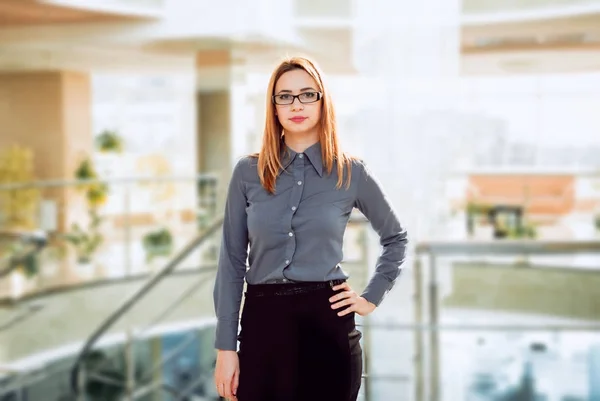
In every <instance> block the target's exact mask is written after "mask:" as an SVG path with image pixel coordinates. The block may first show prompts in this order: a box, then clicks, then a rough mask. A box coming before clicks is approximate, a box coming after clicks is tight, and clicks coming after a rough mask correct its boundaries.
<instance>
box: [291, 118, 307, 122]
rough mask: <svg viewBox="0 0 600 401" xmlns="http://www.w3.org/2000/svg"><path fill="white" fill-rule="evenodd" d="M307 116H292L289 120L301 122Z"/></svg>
mask: <svg viewBox="0 0 600 401" xmlns="http://www.w3.org/2000/svg"><path fill="white" fill-rule="evenodd" d="M307 118H308V117H292V118H290V121H292V122H295V123H301V122H303V121H304V120H306V119H307Z"/></svg>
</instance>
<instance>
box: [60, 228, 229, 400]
mask: <svg viewBox="0 0 600 401" xmlns="http://www.w3.org/2000/svg"><path fill="white" fill-rule="evenodd" d="M222 224H223V217H222V216H220V217H218V218H216V219H215V220H214V222H213V223H211V224H210V225H209V226H208V227H207V228H206V230H204V232H202V233H201V234H200V235H199V236H198V237H197V238H196V239H194V240H193V241H191V242H190V243H189V244H188V245H187V246H186V247H185V248H184V249H183V250H181V251H180V252H179V253H178V254H177V255H176V256H175V257H174V258H173V259H172V260H171V261H170V262H169V263H168V264H167V265H166V266H165V267H164V268H162V269H161V270H160V271H159V272H158V273H157V274H156V275H155V276H153V277H152V278H151V279H150V280H148V282H146V284H144V285H143V286H142V287H141V288H140V289H139V290H138V291H136V292H135V293H134V294H132V295H131V296H130V297H129V298H128V299H127V300H126V301H125V302H123V304H122V305H121V306H120V307H119V308H118V309H117V310H116V311H115V312H113V313H112V314H111V315H110V316H109V317H108V318H107V319H106V320H105V321H104V322H103V323H102V324H101V325H100V326H99V327H98V328H97V329H96V331H94V333H93V334H92V335H91V336H90V337H89V339H88V340H87V342H86V343H85V345H84V346H83V348H82V349H81V351H80V353H79V355H78V356H77V359H76V360H75V364H74V366H73V369H72V371H71V386H72V388H73V391H74V393H75V394H78V393H79V390H80V388H79V385H78V384H79V379H80V373H81V365H82V363H83V360H84V358H85V357H86V355H87V354H88V352H89V351H91V349H92V347H93V346H94V345H95V343H96V342H97V341H98V339H99V338H100V337H101V336H102V335H103V334H105V333H106V332H107V331H108V330H109V329H110V328H111V327H112V326H113V324H115V323H116V322H117V321H118V320H119V319H120V318H121V317H123V316H124V315H125V313H127V312H128V311H129V310H130V309H131V308H132V307H133V306H134V305H135V304H136V303H137V302H138V301H140V300H141V299H142V298H143V297H144V296H145V295H146V294H147V293H148V292H149V291H150V290H151V289H152V288H154V287H155V286H156V285H157V284H158V283H160V282H161V281H162V279H163V278H165V277H166V276H168V275H169V274H170V273H171V272H172V271H173V270H174V269H175V268H176V267H177V266H178V265H179V264H180V263H181V262H182V261H183V260H184V259H185V258H186V257H187V256H189V255H190V254H191V253H192V252H193V251H194V250H196V248H197V247H198V246H200V245H201V244H202V243H203V242H204V241H206V240H207V239H208V238H209V237H210V236H211V235H212V234H213V233H214V232H216V231H217V230H218V229H219V228H220V227H221V225H222Z"/></svg>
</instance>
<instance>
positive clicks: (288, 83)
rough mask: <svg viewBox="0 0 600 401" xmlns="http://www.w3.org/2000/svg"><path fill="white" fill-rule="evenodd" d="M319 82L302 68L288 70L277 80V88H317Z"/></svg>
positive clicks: (292, 89)
mask: <svg viewBox="0 0 600 401" xmlns="http://www.w3.org/2000/svg"><path fill="white" fill-rule="evenodd" d="M317 87H318V86H317V83H316V82H315V80H314V79H313V77H311V76H310V74H309V73H308V72H306V71H304V70H302V69H297V70H292V71H287V72H285V73H283V74H282V75H281V76H280V77H279V79H278V80H277V84H276V85H275V90H276V91H277V92H278V91H281V90H291V91H299V90H302V89H305V88H313V89H317Z"/></svg>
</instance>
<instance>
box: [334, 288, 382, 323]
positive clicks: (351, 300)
mask: <svg viewBox="0 0 600 401" xmlns="http://www.w3.org/2000/svg"><path fill="white" fill-rule="evenodd" d="M333 290H334V291H337V290H344V291H342V292H340V293H339V294H336V295H334V296H332V297H331V298H329V302H331V303H332V304H333V305H331V308H332V309H339V308H341V307H343V306H348V307H347V308H345V309H344V310H342V311H340V312H338V316H344V315H347V314H348V313H350V312H356V313H358V314H359V315H360V316H366V315H368V314H369V313H371V312H373V311H374V310H375V308H376V306H375V304H372V303H371V302H369V301H367V300H366V299H365V298H363V297H359V296H358V294H357V293H356V292H354V290H353V289H352V288H351V287H350V285H349V284H348V283H342V284H339V285H336V286H335V287H333Z"/></svg>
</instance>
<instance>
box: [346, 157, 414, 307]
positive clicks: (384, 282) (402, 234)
mask: <svg viewBox="0 0 600 401" xmlns="http://www.w3.org/2000/svg"><path fill="white" fill-rule="evenodd" d="M360 172H361V176H360V177H359V183H358V189H357V196H356V203H355V206H356V207H357V208H358V209H359V210H360V211H361V212H362V213H363V214H364V215H365V217H366V218H367V219H368V220H369V222H370V223H371V226H372V227H373V229H374V230H375V231H376V232H377V234H378V235H379V238H380V243H381V245H382V247H383V250H382V252H381V254H380V256H379V257H378V259H377V264H376V266H375V272H374V275H373V276H372V277H371V279H370V281H369V283H368V285H367V287H366V288H365V290H364V291H363V293H362V294H361V296H363V297H364V298H365V299H366V300H367V301H369V302H371V303H373V304H375V305H377V306H379V304H380V303H381V301H382V300H383V298H384V297H385V295H386V294H387V293H388V292H389V291H390V290H391V289H392V287H393V286H394V283H395V280H396V278H397V277H398V276H399V275H400V266H401V265H402V263H404V260H405V258H406V244H407V243H408V240H407V233H406V230H405V229H404V228H403V227H402V225H401V224H400V221H399V220H398V217H397V215H396V213H395V211H394V210H393V207H392V205H391V204H390V201H389V198H388V197H387V196H386V194H385V193H384V191H383V189H382V187H381V185H380V183H379V182H378V181H377V179H376V178H375V177H374V176H373V175H372V174H371V173H370V171H369V170H368V168H367V167H366V166H364V164H363V165H362V166H361V169H360Z"/></svg>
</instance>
